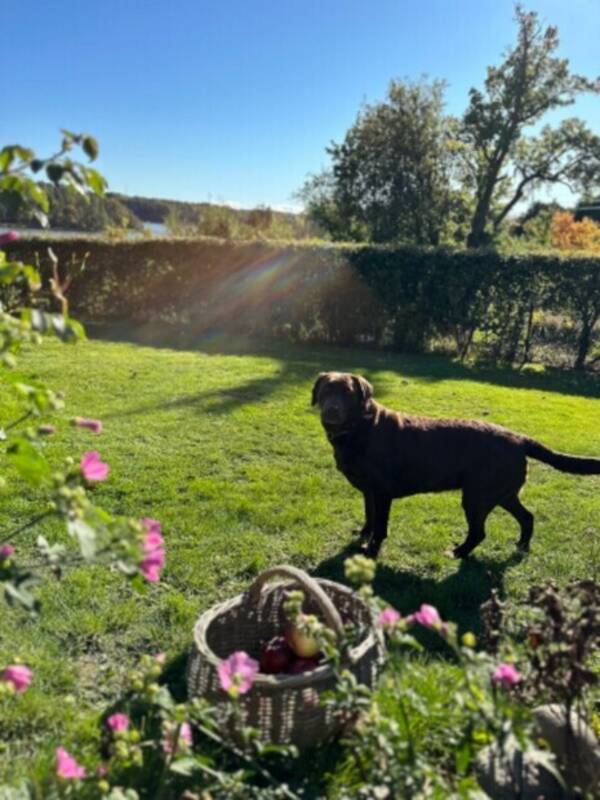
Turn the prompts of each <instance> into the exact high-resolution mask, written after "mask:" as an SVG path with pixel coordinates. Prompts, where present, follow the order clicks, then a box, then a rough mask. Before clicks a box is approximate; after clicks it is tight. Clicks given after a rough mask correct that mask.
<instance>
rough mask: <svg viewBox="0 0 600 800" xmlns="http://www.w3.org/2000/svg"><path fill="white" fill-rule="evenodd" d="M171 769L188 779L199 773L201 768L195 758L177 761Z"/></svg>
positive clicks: (172, 764)
mask: <svg viewBox="0 0 600 800" xmlns="http://www.w3.org/2000/svg"><path fill="white" fill-rule="evenodd" d="M169 769H170V770H171V772H174V773H175V774H176V775H185V776H186V777H190V776H191V775H193V774H194V773H195V772H198V770H199V769H200V766H199V765H198V764H197V763H196V759H195V758H178V759H177V760H176V761H173V762H172V763H171V766H170V767H169Z"/></svg>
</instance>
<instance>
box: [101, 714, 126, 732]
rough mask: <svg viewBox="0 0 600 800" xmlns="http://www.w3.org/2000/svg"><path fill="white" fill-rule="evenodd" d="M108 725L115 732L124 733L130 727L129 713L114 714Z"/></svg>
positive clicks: (107, 722)
mask: <svg viewBox="0 0 600 800" xmlns="http://www.w3.org/2000/svg"><path fill="white" fill-rule="evenodd" d="M106 725H107V727H108V728H110V730H111V731H112V732H113V733H123V732H124V731H126V730H127V728H128V727H129V717H128V716H127V714H112V715H111V716H110V717H109V718H108V719H107V720H106Z"/></svg>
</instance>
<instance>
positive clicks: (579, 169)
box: [461, 6, 600, 247]
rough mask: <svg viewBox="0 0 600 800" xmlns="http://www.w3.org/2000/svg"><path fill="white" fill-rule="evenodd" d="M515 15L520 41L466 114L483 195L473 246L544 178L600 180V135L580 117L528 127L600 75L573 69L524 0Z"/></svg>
mask: <svg viewBox="0 0 600 800" xmlns="http://www.w3.org/2000/svg"><path fill="white" fill-rule="evenodd" d="M516 21H517V24H518V28H519V31H518V37H517V43H516V45H515V46H514V48H513V49H511V50H509V51H508V52H507V53H506V55H505V58H504V61H503V63H502V64H501V65H500V66H499V67H488V70H487V78H486V81H485V89H484V90H483V91H480V90H478V89H471V91H470V103H469V106H468V108H467V110H466V112H465V114H464V116H463V120H462V132H461V139H462V141H463V142H464V144H465V145H466V148H465V151H463V152H464V153H465V154H466V158H465V169H466V173H465V174H466V175H467V179H468V181H469V182H470V185H471V186H472V188H473V190H474V193H475V201H476V202H475V209H474V212H473V217H472V220H471V230H470V233H469V237H468V244H469V245H470V246H474V247H476V246H479V245H482V244H485V243H486V241H487V240H488V238H489V235H490V232H493V231H495V230H497V229H498V228H499V226H500V225H501V223H502V221H503V220H504V219H505V218H506V216H507V214H508V213H509V212H510V211H511V210H512V209H513V208H514V206H515V205H516V204H517V203H518V202H519V200H521V198H522V197H523V196H524V194H525V192H526V191H527V190H531V189H533V188H535V187H536V186H539V185H540V184H543V183H559V182H560V183H564V184H566V185H568V186H569V187H570V188H572V189H575V188H581V187H586V186H588V187H589V186H590V184H593V183H599V182H600V137H598V136H595V135H594V134H593V133H592V132H591V131H590V130H589V129H588V128H587V127H586V126H585V124H584V123H583V122H581V121H580V120H577V119H568V120H565V121H564V122H562V123H561V124H560V125H559V126H558V128H554V129H553V128H550V127H549V126H546V127H544V128H543V129H542V131H541V133H540V134H539V135H538V136H536V137H531V138H526V137H524V135H523V129H524V128H526V127H528V126H531V125H533V124H535V123H536V122H538V121H539V120H540V119H541V118H542V117H543V116H544V114H545V113H546V112H548V111H550V110H552V109H555V108H560V107H563V106H567V105H570V104H572V103H573V102H574V101H575V98H576V97H577V95H579V94H580V93H581V92H586V91H592V92H600V79H597V80H595V81H591V80H588V79H587V78H585V77H583V76H581V75H574V74H571V72H570V70H569V62H568V60H567V59H561V58H557V57H556V56H555V55H554V53H555V51H556V49H557V47H558V44H559V40H558V31H557V29H556V28H555V27H553V26H548V27H546V28H545V29H544V28H543V26H542V25H541V23H540V21H539V19H538V16H537V14H536V13H535V12H526V11H525V10H524V9H523V8H522V7H521V6H517V7H516ZM490 229H491V231H490Z"/></svg>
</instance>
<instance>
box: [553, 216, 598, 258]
mask: <svg viewBox="0 0 600 800" xmlns="http://www.w3.org/2000/svg"><path fill="white" fill-rule="evenodd" d="M550 236H551V241H552V246H553V247H556V248H557V249H558V250H588V251H593V252H599V253H600V225H598V223H596V222H594V221H593V220H591V219H589V218H588V217H584V218H583V219H582V220H579V221H576V220H575V218H574V216H573V214H569V212H568V211H564V212H562V213H560V212H559V213H556V214H554V216H553V217H552V223H551V228H550Z"/></svg>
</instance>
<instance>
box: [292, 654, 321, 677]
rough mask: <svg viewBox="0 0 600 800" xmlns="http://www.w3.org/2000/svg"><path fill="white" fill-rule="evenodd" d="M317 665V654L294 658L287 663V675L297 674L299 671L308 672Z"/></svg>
mask: <svg viewBox="0 0 600 800" xmlns="http://www.w3.org/2000/svg"><path fill="white" fill-rule="evenodd" d="M318 666H319V658H318V656H313V657H312V658H295V659H294V660H293V661H292V663H291V664H290V665H289V667H288V669H287V672H288V674H289V675H299V674H300V673H301V672H308V671H309V670H310V669H315V668H316V667H318Z"/></svg>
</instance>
